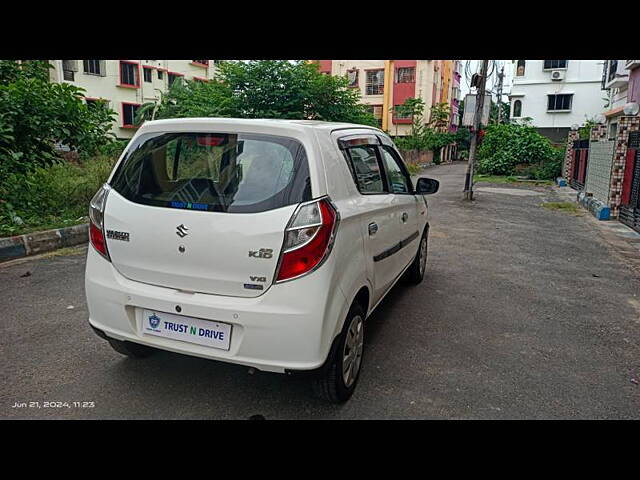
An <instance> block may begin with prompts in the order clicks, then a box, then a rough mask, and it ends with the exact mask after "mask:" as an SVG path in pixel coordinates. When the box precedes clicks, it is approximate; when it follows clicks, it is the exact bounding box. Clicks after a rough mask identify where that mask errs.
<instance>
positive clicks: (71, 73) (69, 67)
mask: <svg viewBox="0 0 640 480" xmlns="http://www.w3.org/2000/svg"><path fill="white" fill-rule="evenodd" d="M77 71H78V61H77V60H63V61H62V78H63V79H65V80H68V81H70V82H73V81H74V80H75V72H77Z"/></svg>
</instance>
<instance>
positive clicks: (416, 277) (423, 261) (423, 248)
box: [405, 227, 429, 285]
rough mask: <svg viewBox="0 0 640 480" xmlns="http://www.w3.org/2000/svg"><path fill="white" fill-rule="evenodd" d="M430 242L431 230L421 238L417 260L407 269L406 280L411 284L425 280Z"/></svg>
mask: <svg viewBox="0 0 640 480" xmlns="http://www.w3.org/2000/svg"><path fill="white" fill-rule="evenodd" d="M428 242H429V228H428V227H427V228H425V229H424V233H423V234H422V237H421V238H420V245H419V247H418V252H417V253H416V258H414V260H413V263H412V264H411V266H410V267H409V268H408V269H407V273H406V274H405V280H407V281H408V282H410V283H413V284H416V285H417V284H418V283H420V282H422V279H423V278H424V272H425V270H426V269H427V247H428Z"/></svg>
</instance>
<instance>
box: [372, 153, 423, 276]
mask: <svg viewBox="0 0 640 480" xmlns="http://www.w3.org/2000/svg"><path fill="white" fill-rule="evenodd" d="M379 148H380V152H381V157H382V163H383V166H384V169H385V173H386V176H387V184H388V185H389V191H390V194H391V196H392V197H393V203H394V204H395V205H396V206H397V209H398V212H399V213H398V216H399V219H400V223H399V224H398V229H399V231H400V232H402V234H401V238H400V245H399V249H398V251H397V253H396V254H394V256H395V257H396V258H395V261H396V262H397V263H398V267H397V268H399V269H400V270H402V269H404V267H406V266H407V265H408V264H409V263H411V261H413V259H414V257H415V255H416V252H417V251H418V243H419V236H420V228H419V227H420V225H419V223H420V222H419V216H420V211H419V202H418V198H417V197H416V196H415V195H414V191H413V185H412V183H411V177H410V175H409V172H408V171H407V169H406V167H405V165H404V163H403V162H402V159H401V158H400V155H399V154H398V153H397V152H396V151H395V150H394V149H393V148H392V147H391V146H389V145H381V146H380V147H379Z"/></svg>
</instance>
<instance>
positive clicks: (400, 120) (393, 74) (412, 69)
mask: <svg viewBox="0 0 640 480" xmlns="http://www.w3.org/2000/svg"><path fill="white" fill-rule="evenodd" d="M314 61H315V62H317V63H318V64H319V69H320V72H322V73H325V74H330V75H340V76H346V77H347V79H348V81H349V87H351V88H358V89H359V90H360V94H361V98H362V102H363V103H364V104H366V105H368V106H369V107H370V108H371V111H372V113H373V115H374V116H375V117H376V119H377V120H378V122H379V126H380V128H382V129H383V130H385V131H387V132H389V134H391V135H394V136H404V135H408V134H409V133H410V132H411V118H408V117H403V116H402V115H400V114H399V112H398V111H397V110H396V108H395V107H397V106H399V105H402V104H403V103H404V102H405V100H406V99H407V98H421V99H422V100H423V101H424V103H425V116H424V122H425V123H427V122H428V121H429V113H430V109H431V106H432V105H434V104H436V103H442V102H445V103H451V102H452V100H453V98H454V95H457V96H458V97H456V100H457V101H459V94H460V93H459V92H460V89H459V88H458V89H457V90H456V89H455V70H454V69H455V67H456V62H457V61H454V60H314ZM458 63H459V62H458ZM458 68H459V66H458ZM387 85H389V87H390V88H385V86H387ZM458 86H459V82H458ZM452 107H453V106H452ZM456 107H457V105H456ZM453 110H454V108H452V118H451V121H452V122H454V115H453ZM456 115H457V109H456ZM456 125H457V123H456Z"/></svg>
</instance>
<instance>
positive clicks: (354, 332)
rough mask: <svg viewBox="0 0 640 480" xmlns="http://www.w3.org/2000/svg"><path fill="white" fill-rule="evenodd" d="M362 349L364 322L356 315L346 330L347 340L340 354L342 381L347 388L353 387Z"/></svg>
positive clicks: (360, 361)
mask: <svg viewBox="0 0 640 480" xmlns="http://www.w3.org/2000/svg"><path fill="white" fill-rule="evenodd" d="M363 347H364V322H363V320H362V317H361V316H360V315H356V316H355V317H353V319H352V320H351V324H350V325H349V329H348V330H347V338H346V339H345V342H344V349H343V352H342V379H343V381H344V384H345V385H346V386H347V387H350V386H351V385H353V382H355V380H356V378H357V377H358V372H359V371H360V364H361V363H362V350H363Z"/></svg>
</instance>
